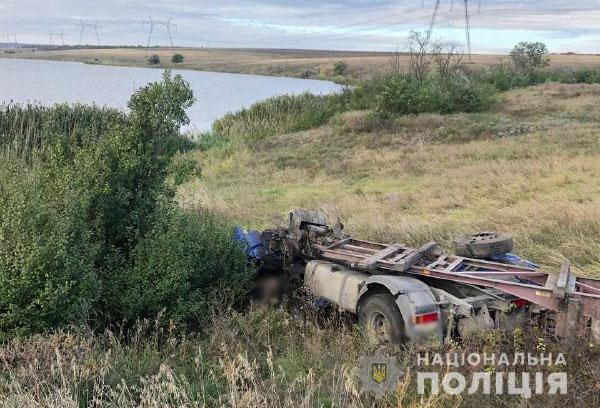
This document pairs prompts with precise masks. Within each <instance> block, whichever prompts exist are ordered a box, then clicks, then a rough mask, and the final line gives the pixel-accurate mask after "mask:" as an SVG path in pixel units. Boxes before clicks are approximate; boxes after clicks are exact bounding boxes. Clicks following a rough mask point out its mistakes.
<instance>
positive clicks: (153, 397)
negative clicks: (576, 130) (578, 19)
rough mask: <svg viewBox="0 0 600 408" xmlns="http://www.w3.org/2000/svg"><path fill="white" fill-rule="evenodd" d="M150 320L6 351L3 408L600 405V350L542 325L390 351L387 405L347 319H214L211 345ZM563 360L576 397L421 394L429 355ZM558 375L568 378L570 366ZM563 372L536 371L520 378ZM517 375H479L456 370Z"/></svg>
mask: <svg viewBox="0 0 600 408" xmlns="http://www.w3.org/2000/svg"><path fill="white" fill-rule="evenodd" d="M174 333H175V331H169V330H161V329H160V326H158V325H155V324H153V323H152V322H149V321H145V322H140V323H139V324H138V325H137V328H136V329H134V330H133V331H132V332H128V333H123V332H119V331H114V332H111V331H107V332H104V333H101V334H96V335H94V334H92V333H91V332H85V331H82V330H81V329H73V330H71V331H63V332H58V333H55V334H49V335H37V336H34V337H31V338H28V339H21V340H13V341H12V342H10V343H8V344H5V345H3V346H1V347H0V405H1V406H6V407H39V406H43V407H52V408H54V407H56V408H58V407H81V406H90V407H236V408H246V407H247V408H254V407H264V406H268V407H281V408H284V407H285V408H287V407H290V408H291V407H301V408H310V407H361V408H363V407H385V408H392V407H414V408H416V407H430V408H442V407H443V408H445V407H454V406H456V407H458V406H466V407H472V406H478V407H496V406H503V407H541V406H543V407H546V408H550V407H562V406H574V405H577V406H584V407H592V406H597V404H598V403H600V396H599V395H598V393H597V387H598V384H599V382H598V381H599V379H600V371H599V367H598V364H596V363H595V362H597V361H598V358H599V357H600V350H599V347H597V345H591V344H589V343H588V342H586V339H579V340H577V341H575V342H574V343H571V344H568V345H567V346H568V347H565V344H561V343H558V342H556V341H555V340H553V339H551V338H548V337H545V335H544V334H543V332H542V331H541V330H540V329H538V328H537V327H536V326H535V324H531V325H528V326H526V327H525V328H523V329H517V330H515V331H513V332H511V333H500V332H496V331H488V332H485V333H479V334H476V335H473V336H472V337H469V338H466V339H464V341H462V342H460V343H459V342H451V343H449V344H448V345H445V346H440V345H438V344H433V343H432V344H421V345H418V346H415V345H413V346H409V347H402V348H392V349H389V350H387V351H388V353H389V354H390V355H391V356H392V357H393V358H395V360H396V363H397V364H398V366H399V368H400V369H401V371H402V373H403V376H402V377H401V379H400V381H399V383H398V384H397V387H396V388H395V389H394V390H392V391H391V392H389V393H387V394H385V395H383V396H375V395H373V394H371V393H364V392H362V389H361V383H360V378H359V375H358V374H359V371H358V368H359V360H360V358H362V357H363V356H368V355H372V354H373V353H374V349H373V348H372V347H371V346H369V345H368V343H367V342H365V340H364V339H363V337H362V335H361V334H360V332H359V331H358V330H357V329H356V327H355V326H353V325H352V323H351V321H349V320H348V319H347V318H346V317H345V316H341V315H337V314H336V313H329V314H327V313H324V312H321V313H316V312H314V311H313V310H312V309H310V308H304V309H297V308H294V309H292V311H291V312H286V311H284V310H282V309H264V308H254V309H251V310H249V311H247V312H246V313H243V314H240V313H238V312H233V311H223V312H221V313H217V314H215V316H214V318H213V323H212V325H211V327H210V329H209V336H208V337H206V338H200V337H196V336H192V335H189V336H181V335H175V334H174ZM436 352H440V353H458V354H459V355H460V354H462V353H467V354H469V353H472V352H478V353H502V352H506V353H509V355H511V356H512V353H515V352H531V353H534V354H535V353H540V352H545V353H554V355H556V353H558V352H562V353H564V354H565V358H566V361H567V367H566V370H567V372H568V375H569V378H570V383H569V384H570V385H569V391H570V392H569V394H568V395H559V396H543V395H541V396H535V395H534V396H533V397H532V398H531V399H523V398H521V397H519V396H496V395H492V396H487V395H482V394H481V393H476V394H467V393H465V394H463V395H461V396H449V395H443V394H440V395H420V394H419V393H418V392H417V384H416V372H417V371H418V370H419V369H421V370H424V371H435V372H438V373H439V374H441V375H444V374H445V373H446V372H447V370H448V368H447V367H442V366H436V367H428V368H419V367H418V366H416V362H417V355H418V354H419V353H430V354H432V353H436ZM559 368H561V369H562V366H560V367H559ZM555 369H556V368H555V367H553V366H533V367H524V368H518V371H520V370H525V371H529V372H536V371H541V372H543V373H544V375H545V376H547V375H548V374H549V373H551V372H553V370H555ZM458 370H459V371H460V372H462V373H463V374H464V375H465V376H467V378H470V377H469V376H470V375H471V374H472V372H473V371H490V370H491V372H495V371H511V370H512V368H511V367H496V366H486V365H483V364H482V365H480V366H479V367H470V366H467V367H462V368H459V369H458Z"/></svg>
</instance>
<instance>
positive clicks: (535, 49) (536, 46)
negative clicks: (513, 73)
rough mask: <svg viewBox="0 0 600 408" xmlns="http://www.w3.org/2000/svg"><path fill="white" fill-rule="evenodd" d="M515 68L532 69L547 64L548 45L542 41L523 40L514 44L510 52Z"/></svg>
mask: <svg viewBox="0 0 600 408" xmlns="http://www.w3.org/2000/svg"><path fill="white" fill-rule="evenodd" d="M510 57H511V59H512V61H513V64H514V66H515V68H517V69H519V70H525V71H533V70H537V69H540V68H544V67H546V66H548V64H549V62H550V60H549V58H548V47H546V44H544V43H542V42H528V41H523V42H520V43H518V44H517V45H515V47H514V48H513V49H512V51H511V52H510Z"/></svg>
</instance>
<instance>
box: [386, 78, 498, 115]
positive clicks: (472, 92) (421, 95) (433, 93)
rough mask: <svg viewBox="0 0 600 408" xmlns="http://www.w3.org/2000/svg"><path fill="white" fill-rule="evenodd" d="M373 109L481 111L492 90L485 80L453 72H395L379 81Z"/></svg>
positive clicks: (493, 98) (486, 106)
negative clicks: (423, 74)
mask: <svg viewBox="0 0 600 408" xmlns="http://www.w3.org/2000/svg"><path fill="white" fill-rule="evenodd" d="M381 87H382V89H381V91H380V92H379V93H378V94H377V96H376V98H375V99H376V102H375V111H376V112H377V113H378V114H379V115H380V116H389V115H398V114H408V113H413V114H416V113H424V112H438V113H454V112H482V111H485V110H488V109H490V108H491V107H492V105H493V104H494V103H495V102H496V90H495V89H494V88H493V87H492V86H490V85H488V84H485V83H481V82H478V81H473V80H470V79H468V78H466V77H462V76H459V75H453V76H449V77H446V78H441V77H439V76H435V75H430V76H428V77H427V78H425V79H423V80H417V79H415V78H414V77H412V76H409V75H402V74H397V75H393V76H391V77H389V78H388V79H387V80H386V81H384V82H383V83H381Z"/></svg>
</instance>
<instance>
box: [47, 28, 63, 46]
mask: <svg viewBox="0 0 600 408" xmlns="http://www.w3.org/2000/svg"><path fill="white" fill-rule="evenodd" d="M54 37H58V38H60V41H61V43H62V45H65V32H64V31H52V30H48V45H52V40H53V39H54Z"/></svg>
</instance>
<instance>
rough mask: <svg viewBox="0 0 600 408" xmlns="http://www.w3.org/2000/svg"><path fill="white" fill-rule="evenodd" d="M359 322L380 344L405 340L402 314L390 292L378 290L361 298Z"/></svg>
mask: <svg viewBox="0 0 600 408" xmlns="http://www.w3.org/2000/svg"><path fill="white" fill-rule="evenodd" d="M358 322H359V324H360V326H361V327H362V328H363V330H365V333H367V336H368V337H369V338H370V339H372V340H373V341H375V342H377V343H379V344H400V343H403V342H404V340H405V336H404V320H403V319H402V314H400V310H399V309H398V305H396V301H395V300H394V298H393V297H392V295H390V294H389V293H384V292H377V293H373V294H372V295H367V297H366V298H365V299H364V300H361V302H360V304H359V306H358Z"/></svg>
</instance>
